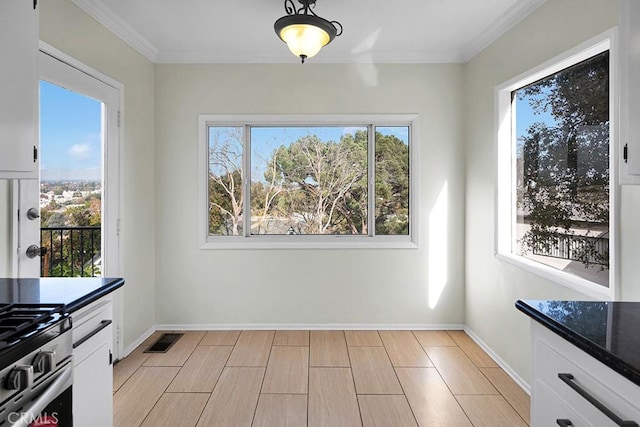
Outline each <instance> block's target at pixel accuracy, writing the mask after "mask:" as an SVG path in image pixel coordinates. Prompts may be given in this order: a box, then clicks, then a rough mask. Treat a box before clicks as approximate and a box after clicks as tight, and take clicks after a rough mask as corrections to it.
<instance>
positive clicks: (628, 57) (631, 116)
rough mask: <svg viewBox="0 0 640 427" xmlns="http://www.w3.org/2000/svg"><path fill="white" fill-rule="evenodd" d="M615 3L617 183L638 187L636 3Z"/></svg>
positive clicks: (639, 35) (639, 13)
mask: <svg viewBox="0 0 640 427" xmlns="http://www.w3.org/2000/svg"><path fill="white" fill-rule="evenodd" d="M619 4H620V150H621V153H620V159H621V161H620V183H621V184H640V2H639V1H638V0H620V3H619Z"/></svg>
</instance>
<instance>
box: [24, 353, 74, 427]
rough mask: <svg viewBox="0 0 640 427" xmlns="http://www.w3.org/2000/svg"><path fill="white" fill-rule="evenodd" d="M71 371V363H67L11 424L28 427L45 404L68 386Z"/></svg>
mask: <svg viewBox="0 0 640 427" xmlns="http://www.w3.org/2000/svg"><path fill="white" fill-rule="evenodd" d="M72 373H73V370H72V368H71V364H69V366H67V367H66V368H64V370H63V371H62V372H61V373H60V374H58V378H56V379H55V380H54V381H53V382H52V383H51V384H49V386H48V387H47V389H46V390H45V391H44V393H42V394H41V395H40V397H38V399H37V400H36V401H35V402H33V404H32V405H31V406H30V407H29V408H26V409H25V410H24V412H22V413H21V414H20V415H21V416H20V419H19V420H17V421H16V422H15V423H13V424H11V426H12V427H28V426H29V425H31V423H33V421H34V420H36V419H37V417H38V416H39V415H40V413H41V412H42V410H43V409H44V408H46V407H47V405H48V404H49V403H51V401H53V399H55V398H56V397H57V396H58V394H60V393H61V392H63V391H64V390H65V389H66V388H67V387H68V385H67V382H68V381H69V380H70V379H71V375H72Z"/></svg>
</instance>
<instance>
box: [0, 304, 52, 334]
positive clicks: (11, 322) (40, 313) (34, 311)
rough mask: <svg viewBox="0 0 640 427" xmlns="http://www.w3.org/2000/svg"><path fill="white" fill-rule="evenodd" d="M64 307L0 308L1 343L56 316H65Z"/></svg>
mask: <svg viewBox="0 0 640 427" xmlns="http://www.w3.org/2000/svg"><path fill="white" fill-rule="evenodd" d="M64 310H65V306H64V305H60V304H8V305H4V306H0V342H7V341H9V339H10V338H12V337H13V336H15V335H16V334H19V333H21V332H23V331H25V330H27V329H29V328H31V327H33V326H36V325H38V324H40V323H44V322H46V321H48V320H49V319H51V318H52V317H53V316H54V314H56V313H58V314H63V313H64Z"/></svg>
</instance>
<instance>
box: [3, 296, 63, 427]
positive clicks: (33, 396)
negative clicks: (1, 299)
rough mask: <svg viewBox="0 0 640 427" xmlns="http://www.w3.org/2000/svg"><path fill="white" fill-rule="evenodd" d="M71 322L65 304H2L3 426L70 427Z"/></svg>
mask: <svg viewBox="0 0 640 427" xmlns="http://www.w3.org/2000/svg"><path fill="white" fill-rule="evenodd" d="M72 352H73V344H72V336H71V318H70V317H69V315H68V314H66V313H65V307H64V305H46V304H34V305H29V304H7V305H4V306H2V305H0V427H5V426H13V427H29V426H33V427H36V426H38V427H41V426H42V427H45V426H46V427H50V426H54V427H70V426H72V423H73V421H72V413H71V393H72V383H73V364H72Z"/></svg>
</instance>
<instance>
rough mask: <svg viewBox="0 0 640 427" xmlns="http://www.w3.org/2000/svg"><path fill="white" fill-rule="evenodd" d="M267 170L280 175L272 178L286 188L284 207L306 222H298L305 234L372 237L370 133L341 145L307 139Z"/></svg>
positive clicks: (284, 150) (285, 149)
mask: <svg viewBox="0 0 640 427" xmlns="http://www.w3.org/2000/svg"><path fill="white" fill-rule="evenodd" d="M267 170H268V173H269V174H274V175H275V178H274V177H267V179H269V178H272V179H271V181H272V182H278V183H280V182H281V183H282V185H283V186H284V188H286V194H285V195H283V197H279V199H278V204H277V206H278V209H279V210H281V211H282V212H284V213H285V215H286V216H289V217H292V216H297V217H300V218H302V222H298V223H295V224H292V226H295V227H298V229H299V231H300V232H301V233H302V234H333V233H337V234H366V233H367V224H366V219H365V220H363V218H366V209H367V203H366V181H367V137H366V133H365V132H361V131H358V132H356V134H355V136H352V135H345V136H343V137H342V138H341V140H340V142H335V141H327V142H323V141H321V140H320V139H319V138H318V137H317V136H305V137H302V138H300V139H299V140H297V141H296V142H294V143H292V144H291V145H289V146H281V147H279V148H278V149H277V150H275V151H274V156H273V158H272V159H271V161H270V163H269V167H268V169H267ZM295 227H294V228H295Z"/></svg>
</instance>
